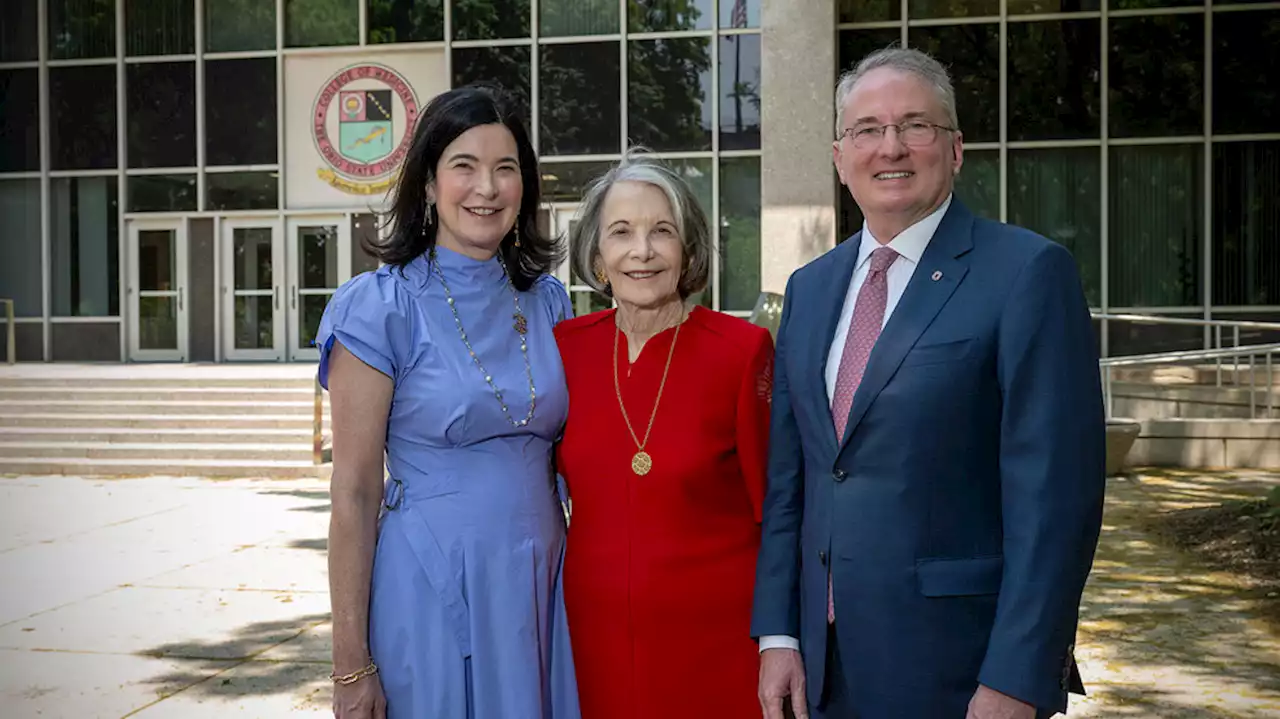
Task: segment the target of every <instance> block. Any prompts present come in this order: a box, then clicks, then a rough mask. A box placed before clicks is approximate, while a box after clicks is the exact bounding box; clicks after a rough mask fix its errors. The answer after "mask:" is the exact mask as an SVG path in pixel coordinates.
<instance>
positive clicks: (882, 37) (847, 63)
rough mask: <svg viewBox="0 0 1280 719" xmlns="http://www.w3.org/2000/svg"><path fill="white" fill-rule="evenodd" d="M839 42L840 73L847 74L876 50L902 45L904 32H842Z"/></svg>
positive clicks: (883, 29) (888, 29)
mask: <svg viewBox="0 0 1280 719" xmlns="http://www.w3.org/2000/svg"><path fill="white" fill-rule="evenodd" d="M839 42H840V46H839V49H838V50H837V52H838V53H839V60H840V67H839V72H841V73H845V72H849V71H850V70H852V69H853V68H855V67H857V65H858V63H859V62H861V61H862V58H864V57H866V56H867V55H870V54H871V53H873V52H875V51H876V50H883V49H884V48H886V47H889V46H896V45H901V44H902V31H901V30H898V29H896V28H881V29H878V30H841V31H840V40H839Z"/></svg>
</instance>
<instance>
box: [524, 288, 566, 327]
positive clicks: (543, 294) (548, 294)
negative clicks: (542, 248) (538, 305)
mask: <svg viewBox="0 0 1280 719" xmlns="http://www.w3.org/2000/svg"><path fill="white" fill-rule="evenodd" d="M533 293H534V294H536V295H537V296H538V297H539V298H540V299H541V300H542V305H543V306H544V307H546V308H547V312H548V314H549V315H550V317H551V326H552V327H555V326H556V325H558V324H560V323H561V322H563V321H565V320H568V319H573V304H572V303H571V302H569V291H568V290H566V289H565V287H564V285H563V284H561V282H560V280H557V279H556V278H555V277H552V276H551V275H543V276H541V277H539V278H538V280H537V281H536V282H534V283H533Z"/></svg>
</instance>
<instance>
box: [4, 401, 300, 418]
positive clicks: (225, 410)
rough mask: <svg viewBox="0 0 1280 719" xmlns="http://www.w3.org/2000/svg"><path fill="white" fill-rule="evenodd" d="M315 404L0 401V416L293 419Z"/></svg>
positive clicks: (296, 402) (293, 402) (291, 402)
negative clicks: (123, 415)
mask: <svg viewBox="0 0 1280 719" xmlns="http://www.w3.org/2000/svg"><path fill="white" fill-rule="evenodd" d="M314 411H315V404H314V403H313V402H311V401H310V400H301V401H286V402H257V401H253V402H239V401H231V402H227V401H216V402H215V401H210V402H186V401H182V400H140V401H133V400H122V401H119V402H115V401H111V400H36V399H9V400H0V416H3V415H22V414H92V415H111V414H131V415H138V414H146V415H202V416H203V415H249V416H254V415H285V416H290V415H297V416H305V417H311V416H312V414H313V413H314Z"/></svg>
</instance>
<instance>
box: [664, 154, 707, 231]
mask: <svg viewBox="0 0 1280 719" xmlns="http://www.w3.org/2000/svg"><path fill="white" fill-rule="evenodd" d="M664 162H665V163H666V164H667V165H668V166H669V167H670V168H671V169H673V170H675V171H676V172H677V173H678V174H679V175H680V176H681V177H683V178H684V181H685V182H687V183H689V187H691V188H693V194H694V195H695V196H696V197H697V198H698V202H699V204H701V206H702V212H703V214H705V215H706V216H707V221H708V222H709V221H711V207H712V202H711V194H712V189H711V160H710V159H698V158H687V159H673V160H664Z"/></svg>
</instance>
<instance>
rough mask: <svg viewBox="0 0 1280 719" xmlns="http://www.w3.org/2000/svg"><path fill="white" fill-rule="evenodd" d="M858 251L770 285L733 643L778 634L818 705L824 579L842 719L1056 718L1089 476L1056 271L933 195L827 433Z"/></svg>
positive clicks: (1086, 374) (1099, 437) (1093, 492)
mask: <svg viewBox="0 0 1280 719" xmlns="http://www.w3.org/2000/svg"><path fill="white" fill-rule="evenodd" d="M860 241H861V236H860V234H859V235H854V236H853V237H852V238H850V239H849V240H848V241H846V242H844V243H843V244H841V245H840V246H838V247H836V248H835V249H833V250H831V251H830V252H828V253H826V254H825V255H823V256H821V257H819V258H818V259H816V260H814V261H813V262H811V263H809V264H808V265H806V266H804V267H802V268H801V269H799V270H797V271H796V272H795V273H794V274H793V275H792V277H791V279H790V280H789V282H788V284H787V290H786V299H785V305H784V308H783V314H782V321H781V325H780V327H779V330H778V336H777V349H776V359H775V369H774V373H775V376H774V390H773V410H772V412H773V418H772V429H771V439H770V453H769V486H768V492H767V495H766V498H765V505H764V526H763V542H762V545H761V549H760V555H759V561H758V564H757V578H756V592H755V605H754V609H753V616H752V626H751V633H752V636H754V637H760V636H764V635H771V634H784V635H790V636H794V637H799V639H800V644H801V652H802V654H803V656H804V660H805V666H806V675H807V676H806V680H807V690H808V695H809V698H810V701H811V702H813V703H817V702H818V700H819V698H820V697H821V696H822V690H823V682H824V679H825V677H824V674H825V662H826V642H827V621H826V598H827V573H828V571H830V572H831V575H832V577H833V582H834V592H835V609H836V624H835V628H836V637H837V641H839V644H840V652H841V657H842V663H843V664H844V669H845V672H846V674H847V676H846V681H847V682H848V686H849V688H850V691H851V694H852V697H853V702H854V704H855V707H854V709H855V711H856V712H857V716H858V717H859V719H914V718H916V717H921V718H923V717H963V716H964V715H965V707H966V706H967V705H968V702H969V700H970V698H972V696H973V693H974V691H975V690H976V689H977V686H978V684H980V683H981V684H984V685H986V686H988V687H990V688H992V689H995V690H997V691H1000V692H1004V693H1005V694H1009V695H1011V696H1013V697H1016V698H1018V699H1021V700H1023V701H1026V702H1028V703H1030V704H1034V705H1035V706H1036V707H1037V708H1038V709H1039V710H1040V712H1041V713H1048V712H1053V711H1065V710H1066V703H1067V698H1066V697H1067V692H1068V690H1072V691H1083V688H1082V687H1081V686H1080V683H1079V675H1078V674H1077V673H1076V667H1075V660H1074V658H1073V656H1072V652H1073V646H1074V638H1075V632H1076V624H1077V618H1078V611H1079V603H1080V595H1081V592H1082V591H1083V588H1084V583H1085V580H1086V578H1087V576H1088V574H1089V569H1090V567H1091V565H1092V562H1093V554H1094V550H1095V548H1096V545H1097V540H1098V533H1099V530H1100V527H1101V522H1102V501H1103V492H1104V487H1105V481H1106V480H1105V469H1104V467H1105V445H1106V420H1105V415H1104V413H1103V403H1102V392H1101V387H1100V382H1099V372H1098V354H1097V346H1096V340H1095V338H1094V332H1093V328H1092V323H1091V321H1090V318H1089V310H1088V305H1087V302H1086V301H1085V298H1084V293H1083V291H1082V289H1081V285H1080V279H1079V275H1078V272H1077V269H1076V265H1075V261H1074V260H1073V258H1072V257H1071V255H1070V253H1068V252H1067V250H1066V249H1064V248H1063V247H1062V246H1060V245H1057V244H1055V243H1053V242H1051V241H1049V240H1047V239H1045V238H1043V237H1041V236H1039V235H1037V234H1035V233H1033V232H1030V231H1027V230H1025V229H1022V228H1018V227H1014V226H1010V225H1005V224H1001V223H998V222H991V221H988V220H984V219H978V218H975V217H974V216H973V215H972V214H971V213H970V212H969V211H968V210H967V209H966V208H965V207H964V205H963V204H962V203H961V202H960V201H959V200H958V199H954V198H953V200H952V202H951V206H950V208H948V210H947V213H946V215H945V216H944V217H943V220H942V223H941V225H940V226H939V227H938V230H937V232H936V233H935V235H934V236H933V238H932V240H931V241H930V242H929V245H928V247H927V248H926V250H925V252H924V255H923V256H922V258H921V261H920V264H919V265H918V266H917V267H916V269H915V272H914V273H913V275H912V277H911V280H910V282H909V283H908V284H907V288H906V290H905V293H904V294H903V296H902V298H901V300H900V301H899V303H898V305H897V307H896V309H895V310H894V312H893V314H892V315H891V316H890V319H889V321H888V323H887V324H886V325H885V327H884V329H883V331H882V332H881V335H880V337H879V339H878V340H877V342H876V344H875V347H874V349H873V350H872V353H871V358H870V360H869V361H868V363H867V368H866V372H865V374H864V376H863V379H862V382H861V384H860V385H859V387H858V389H857V392H856V393H855V395H854V399H853V407H852V409H851V411H850V417H849V422H848V427H847V429H846V432H845V436H844V437H843V438H837V437H836V436H835V428H834V427H835V425H834V423H833V422H832V419H831V409H830V404H829V403H828V400H827V391H826V383H825V380H824V374H825V370H826V365H827V356H828V352H829V350H830V347H831V342H832V340H833V335H834V333H835V328H836V322H837V321H838V319H839V316H840V311H841V307H842V306H843V303H844V299H845V293H846V289H847V288H848V286H849V282H850V281H851V279H852V276H853V271H854V265H855V263H856V262H857V256H858V248H859V244H860Z"/></svg>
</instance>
